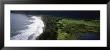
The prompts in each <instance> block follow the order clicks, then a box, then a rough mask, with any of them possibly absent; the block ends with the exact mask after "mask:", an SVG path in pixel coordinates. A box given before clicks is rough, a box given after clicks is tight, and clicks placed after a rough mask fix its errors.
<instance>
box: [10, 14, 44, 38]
mask: <svg viewBox="0 0 110 50" xmlns="http://www.w3.org/2000/svg"><path fill="white" fill-rule="evenodd" d="M28 21H29V22H31V24H28V25H26V26H27V29H24V30H20V31H18V32H19V34H17V35H15V36H13V37H12V38H11V40H35V39H36V38H37V37H38V36H39V35H41V34H42V33H43V28H44V23H43V21H42V19H41V17H40V16H32V17H30V18H29V20H28Z"/></svg>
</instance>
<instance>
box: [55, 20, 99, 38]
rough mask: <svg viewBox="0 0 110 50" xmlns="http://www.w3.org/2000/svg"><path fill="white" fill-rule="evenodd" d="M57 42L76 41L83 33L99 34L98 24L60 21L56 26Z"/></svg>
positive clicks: (93, 22) (91, 21)
mask: <svg viewBox="0 0 110 50" xmlns="http://www.w3.org/2000/svg"><path fill="white" fill-rule="evenodd" d="M57 26H58V37H57V39H58V40H66V39H68V40H72V39H73V40H75V39H78V38H79V37H80V36H81V35H82V34H83V33H87V32H96V33H97V32H99V30H100V22H99V21H95V20H90V21H85V20H72V19H62V20H59V22H58V24H57Z"/></svg>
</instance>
